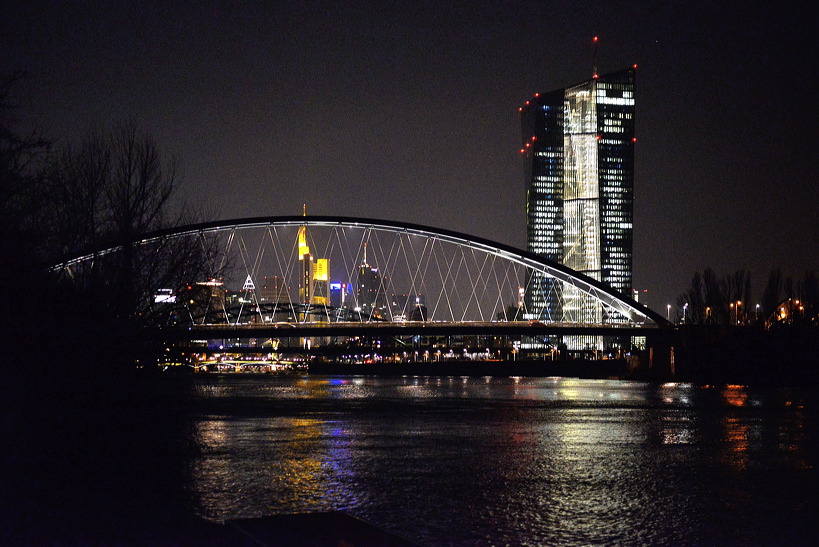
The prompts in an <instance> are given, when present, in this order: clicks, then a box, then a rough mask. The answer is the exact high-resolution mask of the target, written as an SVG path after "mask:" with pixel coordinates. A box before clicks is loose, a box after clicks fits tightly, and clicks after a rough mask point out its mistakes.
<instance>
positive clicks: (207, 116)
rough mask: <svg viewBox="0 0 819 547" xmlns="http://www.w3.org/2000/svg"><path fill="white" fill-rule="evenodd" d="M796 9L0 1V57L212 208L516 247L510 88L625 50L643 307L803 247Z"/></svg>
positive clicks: (520, 195) (805, 42)
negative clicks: (632, 86)
mask: <svg viewBox="0 0 819 547" xmlns="http://www.w3.org/2000/svg"><path fill="white" fill-rule="evenodd" d="M815 10H816V8H815V7H811V6H799V9H794V10H786V8H785V7H781V6H767V7H761V8H754V9H752V8H749V7H747V6H745V5H743V4H738V3H737V4H720V5H719V6H714V5H710V4H708V3H705V2H695V3H687V4H685V5H684V6H682V5H680V6H675V5H669V6H645V5H643V4H641V3H638V2H625V3H618V4H616V5H614V4H611V3H603V2H580V3H571V2H557V3H551V4H548V5H546V4H543V5H533V4H528V3H522V2H521V3H516V2H513V3H490V2H480V3H475V4H470V5H468V6H458V5H439V4H437V3H423V2H422V3H420V4H417V5H412V6H406V5H402V4H400V3H391V2H380V3H367V2H364V3H359V4H357V5H356V6H351V7H348V8H346V9H345V8H340V7H337V6H332V5H328V4H324V3H305V4H302V5H299V6H278V7H276V8H272V7H266V6H263V5H248V6H243V7H242V9H231V8H228V7H226V6H223V5H220V4H218V3H207V4H202V5H198V6H197V7H196V8H195V9H186V8H184V7H180V6H171V5H163V6H157V5H150V6H140V5H130V4H122V5H120V4H116V5H110V4H107V3H106V4H98V5H96V4H94V3H89V4H83V5H65V4H58V3H53V2H37V1H34V2H30V3H25V5H10V4H9V5H6V6H4V7H2V8H0V21H2V22H0V31H1V32H0V36H1V37H0V43H2V48H0V50H1V51H2V52H1V53H0V71H1V72H2V73H3V74H7V73H10V72H11V71H13V70H17V69H21V70H24V71H25V72H26V73H27V76H26V77H25V79H24V80H23V81H22V82H21V83H20V86H19V88H18V89H17V90H16V91H15V97H14V98H15V100H16V103H17V104H19V105H20V108H18V109H16V110H15V111H14V113H13V115H14V118H15V120H16V121H17V122H18V125H19V126H20V127H22V128H24V129H26V130H27V131H28V130H37V131H38V132H39V134H42V135H44V136H47V137H49V138H53V139H55V140H57V142H58V143H64V142H66V141H67V140H70V141H71V142H73V143H77V142H78V140H79V137H80V136H81V135H83V134H84V133H85V132H86V131H88V130H89V129H90V128H91V127H93V126H97V127H105V126H109V125H111V124H115V123H118V122H121V121H123V120H127V119H133V120H134V121H136V122H137V123H139V124H140V125H142V126H144V127H145V128H146V129H147V130H149V131H150V132H151V133H152V134H153V135H154V136H155V137H156V139H157V141H158V144H159V146H160V150H162V151H163V152H165V153H167V154H169V155H173V156H174V157H175V158H176V160H177V167H178V168H179V170H180V172H181V173H183V174H184V177H185V186H184V191H185V193H186V194H188V195H190V196H191V197H192V199H193V200H194V201H195V202H196V203H197V204H198V205H199V206H200V208H201V209H202V211H203V213H204V214H206V215H207V216H208V218H209V219H210V218H239V217H250V216H262V215H265V216H267V215H290V214H294V213H295V212H297V211H298V206H299V205H300V203H301V202H302V201H307V202H308V203H310V204H311V210H312V211H313V212H315V213H316V214H337V215H342V216H361V217H373V218H385V219H393V220H399V221H406V222H415V223H419V224H424V225H429V226H437V227H443V228H448V229H452V230H455V231H461V232H465V233H470V234H473V235H475V236H478V237H484V238H487V239H493V240H497V241H499V242H501V243H506V244H510V245H514V246H516V247H518V248H525V244H526V232H525V217H524V215H523V213H522V210H523V204H524V203H525V188H524V185H523V184H522V183H521V175H520V173H521V166H520V156H519V146H518V142H519V122H518V116H519V113H518V111H517V108H518V107H519V106H520V100H521V98H522V97H530V96H532V94H533V93H534V92H538V91H541V90H545V89H557V88H560V87H562V86H564V85H566V83H568V82H578V81H585V80H587V79H588V78H589V77H591V75H592V72H593V67H594V66H595V65H596V66H597V68H598V70H599V71H600V72H601V73H606V72H609V71H611V70H615V69H617V68H619V67H622V66H632V65H633V64H637V65H638V71H639V77H640V89H639V91H638V97H637V101H638V112H637V120H638V121H637V124H636V138H637V143H636V148H635V162H636V169H635V182H634V185H635V195H636V196H637V197H636V199H635V204H634V267H633V270H634V281H633V285H634V287H635V288H636V289H639V290H641V291H642V290H647V291H648V292H647V293H641V301H643V302H647V303H648V304H649V305H650V306H651V307H652V308H653V309H655V310H656V311H658V312H661V313H662V312H664V310H665V307H666V305H667V304H668V303H671V304H675V299H676V296H677V295H678V294H680V293H682V292H683V291H684V290H685V289H686V287H687V285H688V283H689V281H690V279H691V276H692V274H693V273H694V272H695V271H699V270H702V269H703V268H705V267H707V266H710V267H712V268H713V269H714V270H715V271H716V272H717V273H718V275H725V274H729V273H731V272H733V271H734V270H737V269H747V270H750V271H751V272H752V273H753V276H754V295H755V296H754V297H755V298H758V297H760V296H761V290H762V285H763V284H764V281H765V278H766V277H767V274H768V271H769V270H770V269H773V268H782V269H783V272H784V273H785V275H794V276H801V275H803V274H804V272H805V271H806V270H810V269H814V270H816V269H819V263H818V261H819V258H817V253H816V252H815V244H816V242H817V241H819V233H818V232H817V230H819V228H817V223H816V222H815V221H814V219H813V211H814V210H815V207H816V204H817V203H819V194H817V192H819V190H817V188H819V185H817V184H815V182H814V178H815V172H816V162H817V160H816V157H815V154H813V153H812V152H811V150H810V148H809V146H810V144H811V142H812V129H813V128H812V125H813V124H812V118H813V117H812V116H810V115H809V114H807V113H809V112H812V107H811V105H810V104H809V103H808V100H809V99H808V98H807V95H809V94H805V93H804V75H805V70H806V66H805V64H804V60H805V59H809V58H812V53H813V52H814V51H815V41H814V40H813V38H812V32H811V29H809V28H808V24H807V21H810V20H812V19H813V15H815V13H813V12H815ZM593 36H599V37H600V42H599V45H598V47H597V51H596V53H595V52H594V51H593V49H592V45H591V38H592V37H593ZM296 192H298V193H299V195H300V197H299V203H298V204H296V203H293V201H292V200H290V199H288V198H287V196H289V195H292V194H294V193H296Z"/></svg>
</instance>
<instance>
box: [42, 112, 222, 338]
mask: <svg viewBox="0 0 819 547" xmlns="http://www.w3.org/2000/svg"><path fill="white" fill-rule="evenodd" d="M49 185H50V193H51V195H53V196H55V197H56V198H57V199H55V200H54V201H53V203H52V205H51V207H50V211H49V213H50V214H49V218H50V220H51V230H50V233H51V241H49V246H50V248H51V250H52V252H53V253H54V255H55V256H77V255H80V254H84V253H87V252H89V251H90V250H94V249H101V248H103V247H112V246H117V247H118V248H119V250H118V252H117V253H115V254H113V255H111V256H107V257H105V258H104V259H99V260H93V261H89V262H88V263H86V264H81V265H78V266H75V267H74V268H73V269H72V271H71V272H69V273H70V275H71V280H70V284H71V286H72V287H73V288H74V289H77V290H80V291H81V292H83V293H84V294H85V295H91V296H90V297H89V298H90V302H93V303H94V305H96V306H97V307H98V309H99V313H103V314H105V315H107V316H109V317H111V318H113V319H116V320H118V321H127V322H134V321H136V322H138V323H140V324H144V323H146V322H147V323H155V322H156V321H157V320H158V319H159V313H160V308H159V307H157V306H155V305H154V302H153V299H152V297H153V295H154V294H155V293H156V291H157V289H164V288H169V289H177V288H179V287H180V286H182V285H183V284H185V283H188V282H190V281H193V280H197V278H199V277H202V276H207V275H215V274H217V273H218V272H207V271H205V269H206V267H207V265H208V264H210V263H212V261H211V260H209V256H210V255H212V253H213V247H212V244H211V243H209V242H208V241H206V240H204V239H203V238H188V239H179V238H177V239H173V238H164V239H158V240H156V241H153V242H152V243H150V244H146V243H143V242H141V241H140V240H141V239H142V238H143V236H145V235H146V234H148V233H151V232H155V231H158V230H163V229H168V228H172V227H176V226H181V225H185V224H188V223H191V222H194V221H195V220H196V219H195V214H194V213H193V211H192V209H191V208H190V207H188V206H187V205H186V204H184V203H180V202H179V201H178V200H176V199H175V197H176V194H177V191H178V186H179V179H178V176H177V173H176V169H175V167H174V162H173V161H172V160H168V161H166V160H164V159H163V157H162V155H161V153H160V151H159V148H158V146H157V145H156V143H155V141H154V140H153V138H151V137H150V135H148V134H146V133H144V132H142V131H140V130H139V129H138V128H137V127H136V125H135V124H133V123H128V124H124V125H122V126H120V127H118V128H116V129H115V130H113V131H111V132H108V133H100V132H92V133H90V134H89V135H88V137H86V139H85V140H84V141H83V142H82V144H81V145H80V147H79V148H77V149H76V150H74V149H71V148H68V147H66V148H63V149H62V150H60V151H59V153H57V154H56V155H55V157H54V161H53V163H52V165H51V169H50V170H49ZM163 309H164V311H166V312H167V311H168V310H167V309H165V308H164V307H163Z"/></svg>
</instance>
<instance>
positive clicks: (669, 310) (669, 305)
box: [665, 304, 671, 321]
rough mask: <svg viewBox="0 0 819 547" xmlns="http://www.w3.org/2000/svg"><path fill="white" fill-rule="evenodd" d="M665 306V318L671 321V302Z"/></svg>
mask: <svg viewBox="0 0 819 547" xmlns="http://www.w3.org/2000/svg"><path fill="white" fill-rule="evenodd" d="M666 308H667V311H666V313H665V318H666V319H667V320H668V321H671V304H668V305H667V306H666Z"/></svg>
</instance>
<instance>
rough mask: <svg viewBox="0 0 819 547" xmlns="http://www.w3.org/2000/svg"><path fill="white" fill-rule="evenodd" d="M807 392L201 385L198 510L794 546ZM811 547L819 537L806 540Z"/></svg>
mask: <svg viewBox="0 0 819 547" xmlns="http://www.w3.org/2000/svg"><path fill="white" fill-rule="evenodd" d="M817 400H818V398H817V396H816V392H815V391H813V390H806V389H752V388H747V387H743V386H727V387H726V386H720V387H708V386H694V385H691V384H664V385H659V384H649V383H639V382H627V381H614V380H577V379H566V378H489V377H486V378H479V377H477V378H475V377H398V378H388V377H315V376H303V377H276V376H253V377H248V376H242V375H227V376H203V377H198V378H197V386H196V395H195V401H194V402H195V408H196V412H197V416H198V431H199V435H200V440H201V443H202V447H203V452H202V455H201V458H200V459H199V461H197V462H196V465H195V472H194V490H195V492H196V495H197V496H198V499H199V505H200V513H201V514H202V515H203V516H205V517H206V518H209V519H212V520H215V521H223V520H227V519H236V518H246V517H256V516H262V515H272V514H284V513H298V512H313V511H327V510H344V511H347V512H348V513H350V514H352V515H355V516H357V517H359V518H362V519H364V520H366V521H368V522H370V523H372V524H375V525H377V526H379V527H381V528H384V529H386V530H388V531H390V532H393V533H395V534H398V535H400V536H402V537H404V538H406V539H408V540H410V541H413V542H416V543H418V544H421V545H446V544H455V545H506V544H511V545H545V544H549V545H554V544H571V545H577V544H663V543H665V544H679V545H686V544H698V545H701V544H709V545H726V544H738V545H747V544H765V545H769V544H782V545H784V544H794V543H796V544H804V543H806V542H808V541H809V540H810V539H811V538H812V537H813V536H814V535H815V533H816V532H817V531H819V526H817V523H816V521H815V517H813V514H812V513H813V512H814V511H815V510H816V504H815V501H814V498H815V496H816V492H817V489H816V487H817V481H816V463H817V462H816V459H817V443H816V438H817ZM810 542H811V543H813V541H810Z"/></svg>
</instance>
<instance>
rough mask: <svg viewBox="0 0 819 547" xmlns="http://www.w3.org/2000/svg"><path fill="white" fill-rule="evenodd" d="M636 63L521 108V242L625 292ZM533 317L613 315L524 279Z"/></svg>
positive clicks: (551, 284)
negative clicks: (524, 239)
mask: <svg viewBox="0 0 819 547" xmlns="http://www.w3.org/2000/svg"><path fill="white" fill-rule="evenodd" d="M634 79H635V70H634V68H631V69H626V70H621V71H619V72H614V73H611V74H607V75H604V76H600V77H594V78H592V79H591V80H589V81H586V82H582V83H580V84H577V85H574V86H571V87H568V88H566V89H559V90H556V91H552V92H549V93H545V94H536V95H535V96H534V97H533V98H532V99H531V100H530V101H527V103H526V105H525V106H524V107H522V108H521V109H520V110H521V122H522V124H521V125H522V130H523V146H522V148H521V153H522V154H523V155H524V158H525V165H526V182H527V188H526V190H527V198H526V228H527V249H528V250H529V251H531V252H533V253H535V254H537V255H540V256H542V257H544V258H547V259H549V260H552V261H554V262H557V263H559V264H563V265H565V266H568V267H569V268H572V269H573V270H576V271H578V272H581V273H584V274H586V275H588V276H589V277H592V278H593V279H596V280H598V281H602V282H603V283H606V284H607V285H609V286H610V287H612V288H613V289H615V290H617V291H619V292H621V293H623V294H625V295H627V296H628V295H630V294H631V273H632V231H633V228H632V216H633V203H634V143H635V140H636V139H635V137H634ZM527 285H528V287H529V288H528V290H527V292H526V296H525V299H524V300H525V302H524V303H525V308H526V313H527V317H529V318H530V319H538V320H546V321H583V322H589V323H601V322H610V321H613V318H611V317H608V314H606V313H605V310H603V309H602V307H601V306H600V304H599V303H597V302H596V301H595V300H594V299H592V298H591V297H587V296H585V295H583V294H582V293H581V292H580V291H577V290H575V289H573V288H567V289H565V290H564V289H562V285H561V283H559V282H555V281H554V280H551V279H548V278H545V277H538V278H535V279H531V280H530V281H529V283H527Z"/></svg>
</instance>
